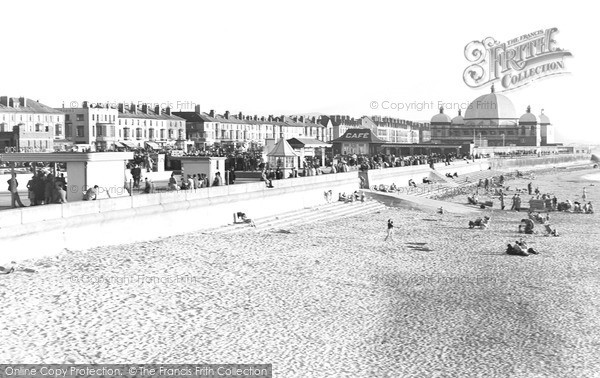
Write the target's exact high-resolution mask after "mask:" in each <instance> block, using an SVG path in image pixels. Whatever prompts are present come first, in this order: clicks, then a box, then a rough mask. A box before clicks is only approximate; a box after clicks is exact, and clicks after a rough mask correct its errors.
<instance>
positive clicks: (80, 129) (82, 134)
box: [77, 126, 84, 138]
mask: <svg viewBox="0 0 600 378" xmlns="http://www.w3.org/2000/svg"><path fill="white" fill-rule="evenodd" d="M77 137H79V138H83V137H84V133H83V126H77Z"/></svg>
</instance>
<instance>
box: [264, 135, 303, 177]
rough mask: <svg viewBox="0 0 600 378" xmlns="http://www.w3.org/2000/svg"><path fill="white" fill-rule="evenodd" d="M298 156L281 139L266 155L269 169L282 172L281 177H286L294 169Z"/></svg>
mask: <svg viewBox="0 0 600 378" xmlns="http://www.w3.org/2000/svg"><path fill="white" fill-rule="evenodd" d="M297 156H298V154H297V153H296V152H294V149H293V148H292V146H290V144H289V143H288V142H287V141H286V140H285V139H283V138H280V139H279V141H278V142H277V143H276V144H275V146H274V147H273V149H272V150H271V151H269V153H267V157H268V158H269V167H270V168H273V169H275V168H279V169H280V170H281V171H282V172H283V177H288V176H289V173H290V172H291V171H292V170H293V169H294V168H295V167H296V165H295V161H296V157H297Z"/></svg>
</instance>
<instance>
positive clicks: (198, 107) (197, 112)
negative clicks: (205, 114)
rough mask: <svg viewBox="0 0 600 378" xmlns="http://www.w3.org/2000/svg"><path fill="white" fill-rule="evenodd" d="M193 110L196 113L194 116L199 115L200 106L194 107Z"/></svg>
mask: <svg viewBox="0 0 600 378" xmlns="http://www.w3.org/2000/svg"><path fill="white" fill-rule="evenodd" d="M194 110H195V111H196V114H200V105H196V106H194Z"/></svg>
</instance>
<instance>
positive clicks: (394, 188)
mask: <svg viewBox="0 0 600 378" xmlns="http://www.w3.org/2000/svg"><path fill="white" fill-rule="evenodd" d="M396 190H398V187H397V186H396V183H392V185H390V190H389V191H390V192H395V191H396Z"/></svg>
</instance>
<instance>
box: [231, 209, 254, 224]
mask: <svg viewBox="0 0 600 378" xmlns="http://www.w3.org/2000/svg"><path fill="white" fill-rule="evenodd" d="M236 215H237V218H238V221H239V220H240V219H241V220H242V222H243V223H249V224H250V226H252V227H256V224H254V221H253V220H252V219H250V218H248V217H247V216H246V213H243V212H241V211H238V212H237V213H236Z"/></svg>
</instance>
